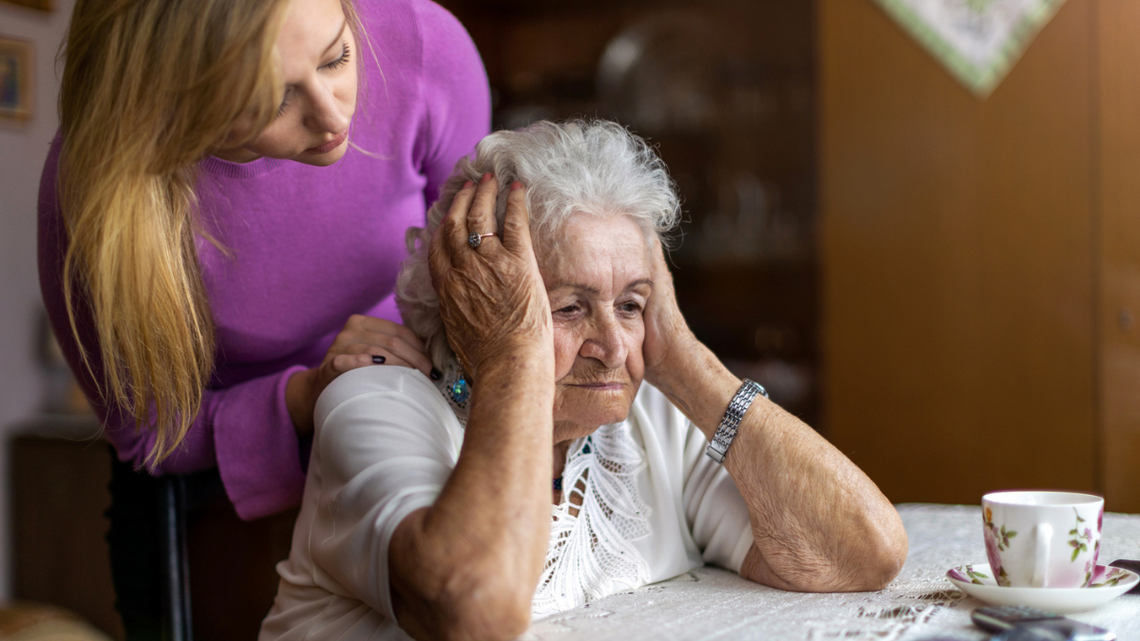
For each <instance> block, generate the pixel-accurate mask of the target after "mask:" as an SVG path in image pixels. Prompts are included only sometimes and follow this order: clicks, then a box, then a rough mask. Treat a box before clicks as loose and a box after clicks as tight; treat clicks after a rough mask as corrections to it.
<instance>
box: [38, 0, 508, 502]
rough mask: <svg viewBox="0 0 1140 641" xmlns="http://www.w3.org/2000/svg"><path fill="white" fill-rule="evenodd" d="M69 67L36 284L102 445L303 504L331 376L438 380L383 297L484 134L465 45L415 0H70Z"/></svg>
mask: <svg viewBox="0 0 1140 641" xmlns="http://www.w3.org/2000/svg"><path fill="white" fill-rule="evenodd" d="M64 56H65V58H64V59H65V66H64V73H63V83H62V89H61V93H60V114H61V131H60V135H59V137H57V139H56V140H55V141H54V143H53V145H52V149H51V152H50V154H49V156H48V160H47V163H46V165H45V167H44V172H43V179H42V183H41V189H40V201H39V250H40V258H39V260H40V280H41V287H42V291H43V297H44V302H45V304H46V306H47V309H48V312H49V315H50V317H51V320H52V325H53V328H54V330H55V334H56V337H57V338H58V339H59V341H60V343H61V345H62V347H63V349H64V352H65V354H66V355H67V358H68V361H69V363H70V365H71V368H72V370H73V371H74V372H75V374H76V375H77V376H78V377H79V380H80V382H81V384H82V386H83V388H84V390H85V391H86V393H87V396H88V399H89V400H90V401H91V404H92V405H93V407H94V408H95V411H96V412H97V413H98V415H99V417H100V418H101V420H102V422H103V425H104V428H105V434H106V437H107V438H108V439H109V440H110V442H111V443H112V444H113V445H114V447H115V449H116V450H117V452H118V456H119V458H120V459H121V460H122V461H124V462H127V463H129V464H131V465H133V466H134V467H136V468H143V467H145V469H146V470H148V471H149V472H151V473H152V474H169V473H185V472H190V471H194V470H199V469H204V468H209V467H213V466H217V468H218V470H219V472H220V475H221V479H222V482H223V483H224V485H225V488H226V492H227V494H228V495H229V497H230V499H231V500H232V502H233V504H234V506H235V507H236V509H237V512H238V514H239V515H240V516H241V517H243V518H246V519H251V518H256V517H259V516H263V515H267V514H271V513H274V512H277V511H280V510H283V509H286V508H290V507H293V506H296V505H298V504H299V503H300V501H301V494H302V488H303V484H304V479H305V476H304V471H303V467H304V465H305V462H306V459H307V456H306V452H305V449H306V448H305V445H304V443H305V441H306V437H307V436H308V435H309V434H311V432H312V420H313V419H312V411H313V405H314V403H315V400H316V397H317V396H318V395H319V394H320V392H321V390H323V388H324V387H325V386H326V385H327V384H328V383H329V381H330V380H332V379H333V378H335V377H336V376H337V375H338V374H339V373H341V372H344V371H347V370H349V369H353V368H356V367H362V366H365V365H372V364H373V363H379V362H386V363H387V364H401V365H407V366H413V367H417V368H420V369H422V370H423V371H424V372H425V373H430V372H431V366H430V362H429V361H428V360H427V359H426V358H425V357H424V356H423V354H422V353H421V349H422V345H421V343H420V342H419V340H418V339H416V338H415V337H414V336H413V335H412V334H411V332H409V331H407V330H406V329H404V328H403V327H402V326H400V325H398V322H399V320H400V318H399V314H398V312H397V311H396V309H395V306H394V304H393V303H392V297H391V294H392V290H393V287H394V284H395V278H396V272H397V267H398V264H399V262H400V260H401V259H402V258H403V256H404V250H403V245H404V230H405V229H407V227H408V226H409V225H413V224H415V225H421V224H423V221H424V213H425V211H426V208H427V205H428V204H430V203H431V202H433V201H434V200H435V199H436V193H437V190H438V186H439V184H440V183H441V182H442V181H443V179H444V178H446V177H447V175H448V174H449V172H450V170H451V168H452V167H453V166H454V164H455V161H456V159H458V158H459V157H461V156H463V155H465V154H467V153H469V152H470V151H471V150H472V149H473V148H474V144H475V143H476V142H477V141H478V140H479V139H480V138H481V137H482V136H483V135H485V134H486V133H487V132H488V129H489V125H490V104H489V103H490V100H489V91H488V86H487V79H486V75H485V72H484V71H483V67H482V63H481V62H480V60H479V55H478V53H477V52H476V50H475V47H474V44H473V43H472V42H471V40H470V38H469V37H468V35H467V33H466V32H465V31H464V29H463V28H462V26H461V25H460V24H459V23H458V22H457V21H456V20H455V19H454V18H453V17H452V16H451V15H450V14H448V13H447V12H446V11H445V10H443V9H442V8H440V7H439V6H437V5H435V4H433V3H431V2H430V1H429V0H245V1H243V2H229V1H223V0H78V1H77V3H76V6H75V10H74V14H73V16H72V22H71V27H70V31H69V34H68V39H67V42H66V48H65V52H64Z"/></svg>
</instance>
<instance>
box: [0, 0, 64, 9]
mask: <svg viewBox="0 0 1140 641" xmlns="http://www.w3.org/2000/svg"><path fill="white" fill-rule="evenodd" d="M0 2H6V3H8V4H15V5H19V6H21V7H28V8H30V9H37V10H39V11H54V10H55V0H0Z"/></svg>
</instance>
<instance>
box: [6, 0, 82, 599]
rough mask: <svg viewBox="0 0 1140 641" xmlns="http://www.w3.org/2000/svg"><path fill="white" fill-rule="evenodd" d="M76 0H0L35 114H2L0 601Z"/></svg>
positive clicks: (34, 387) (37, 378) (39, 391)
mask: <svg viewBox="0 0 1140 641" xmlns="http://www.w3.org/2000/svg"><path fill="white" fill-rule="evenodd" d="M74 4H75V0H55V11H54V12H52V13H43V12H39V11H33V10H31V9H26V8H23V7H17V6H14V5H10V4H6V3H0V35H3V36H7V37H16V38H22V39H25V40H30V41H31V42H32V43H33V45H34V47H35V52H34V53H35V63H34V64H35V67H36V74H35V114H34V116H33V117H32V118H31V119H30V120H28V121H26V122H22V123H13V122H10V121H3V120H0V600H5V599H7V597H8V596H9V594H10V588H11V576H10V565H9V529H10V525H11V523H10V515H9V509H8V503H9V501H8V487H9V478H8V457H7V448H8V429H9V428H10V427H11V426H12V425H13V424H14V423H16V422H17V421H19V420H21V419H24V418H26V417H28V416H29V415H31V414H32V413H34V412H36V411H38V410H39V407H40V403H41V400H42V398H43V394H44V387H45V381H44V379H43V377H42V375H41V372H40V370H39V368H38V365H37V362H36V352H35V349H36V348H35V346H36V340H35V339H36V324H37V322H38V321H39V313H40V309H41V308H42V304H41V303H40V289H39V280H38V278H37V275H36V273H37V272H36V198H37V195H38V193H39V184H40V170H41V169H42V168H43V163H44V159H45V158H46V157H47V152H48V145H49V144H51V140H52V137H53V136H55V130H56V128H57V127H58V120H57V117H56V107H55V105H56V95H57V94H58V93H59V80H58V78H57V77H56V72H55V54H56V51H57V50H58V48H59V43H60V41H61V40H62V39H63V34H64V31H65V30H66V28H67V21H68V19H69V18H70V16H71V7H72V6H73V5H74Z"/></svg>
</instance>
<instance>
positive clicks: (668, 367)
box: [642, 241, 703, 390]
mask: <svg viewBox="0 0 1140 641" xmlns="http://www.w3.org/2000/svg"><path fill="white" fill-rule="evenodd" d="M650 251H651V252H653V258H652V260H653V294H652V295H651V296H650V297H649V300H648V301H646V307H645V343H644V344H643V346H642V355H643V356H644V358H645V380H647V381H649V382H650V383H652V384H653V385H654V386H656V387H658V388H659V389H662V390H666V389H667V388H670V387H672V385H670V383H669V381H668V380H667V377H669V376H670V375H676V374H677V373H678V372H681V371H687V370H688V369H690V367H688V366H686V362H688V363H690V365H691V360H690V359H691V358H692V356H693V354H694V352H695V351H699V350H702V349H703V346H702V345H701V344H700V342H699V341H697V339H696V337H695V336H693V332H692V331H691V330H690V329H689V325H688V323H686V322H685V318H684V317H683V316H682V315H681V310H680V309H679V308H678V307H677V295H676V293H675V292H674V290H673V275H672V274H671V273H670V272H669V265H668V264H666V262H665V250H664V247H662V245H661V243H660V241H654V243H653V247H652V248H651V249H650Z"/></svg>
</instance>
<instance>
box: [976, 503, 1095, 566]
mask: <svg viewBox="0 0 1140 641" xmlns="http://www.w3.org/2000/svg"><path fill="white" fill-rule="evenodd" d="M1103 521H1104V499H1103V498H1101V497H1099V496H1094V495H1092V494H1079V493H1076V492H1020V491H1018V492H991V493H989V494H986V495H985V496H983V497H982V527H983V530H984V534H985V540H986V556H987V557H989V560H990V570H991V571H993V573H994V579H995V580H996V581H997V582H998V585H1001V586H1005V587H1015V588H1022V587H1032V588H1083V587H1088V585H1089V582H1090V581H1091V580H1092V575H1093V570H1095V569H1096V562H1097V557H1098V556H1099V555H1100V526H1101V523H1103Z"/></svg>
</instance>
